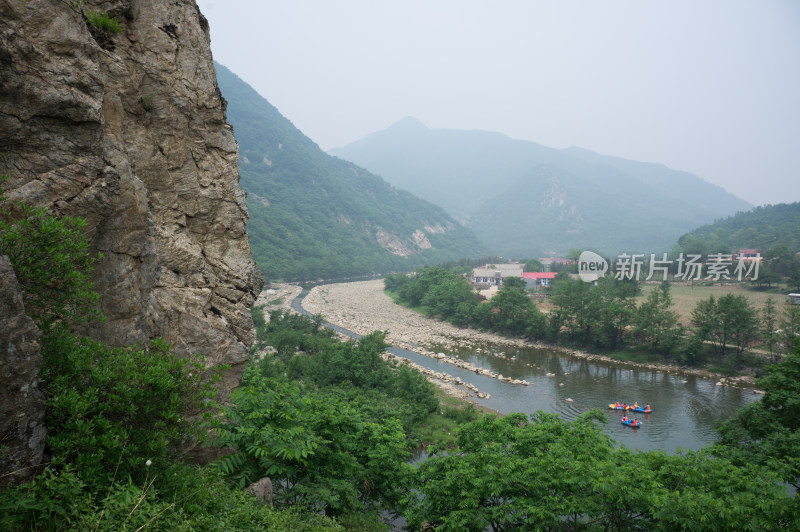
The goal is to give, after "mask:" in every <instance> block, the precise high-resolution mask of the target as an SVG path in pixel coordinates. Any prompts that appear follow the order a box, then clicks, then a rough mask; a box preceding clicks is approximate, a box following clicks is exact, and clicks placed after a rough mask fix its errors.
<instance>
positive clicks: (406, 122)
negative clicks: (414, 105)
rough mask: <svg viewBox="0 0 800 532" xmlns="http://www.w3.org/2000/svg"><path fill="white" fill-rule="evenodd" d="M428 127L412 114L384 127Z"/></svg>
mask: <svg viewBox="0 0 800 532" xmlns="http://www.w3.org/2000/svg"><path fill="white" fill-rule="evenodd" d="M401 128H402V129H405V130H409V129H429V128H428V126H426V125H425V124H423V123H422V122H420V121H419V120H418V119H416V118H414V117H413V116H407V117H405V118H403V119H402V120H398V121H397V122H395V123H394V124H392V125H391V126H389V127H388V128H386V129H401Z"/></svg>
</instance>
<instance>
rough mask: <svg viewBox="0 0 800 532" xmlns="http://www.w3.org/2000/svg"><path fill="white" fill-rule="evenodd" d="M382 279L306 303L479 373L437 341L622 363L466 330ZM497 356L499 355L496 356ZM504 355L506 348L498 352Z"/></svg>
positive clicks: (727, 382) (320, 291)
mask: <svg viewBox="0 0 800 532" xmlns="http://www.w3.org/2000/svg"><path fill="white" fill-rule="evenodd" d="M383 288H384V287H383V280H380V279H376V280H371V281H359V282H352V283H338V284H330V285H322V286H317V287H315V288H313V289H312V290H311V291H310V292H309V294H308V296H307V297H306V298H305V299H304V300H303V308H305V309H306V310H307V311H309V312H311V313H312V314H322V315H323V317H324V318H325V320H326V321H328V322H330V323H333V324H335V325H338V326H339V327H342V328H344V329H348V330H350V331H353V332H356V333H358V334H362V335H363V334H369V333H371V332H372V331H375V330H381V331H388V333H389V334H388V336H387V342H388V343H389V344H391V345H393V346H396V347H401V348H403V349H408V350H409V351H414V352H416V353H419V354H421V355H425V356H429V357H432V358H439V359H441V360H443V361H445V362H448V363H451V364H454V365H457V366H459V367H462V368H464V369H469V370H473V371H475V372H476V373H479V372H488V373H492V372H491V371H489V370H485V369H480V368H467V367H465V365H468V364H469V363H466V362H464V361H461V360H459V359H457V358H455V357H448V356H446V355H444V354H442V353H437V352H436V350H435V346H443V347H444V348H455V347H467V348H475V349H479V348H480V346H482V345H483V344H485V343H492V344H494V345H501V346H502V345H507V346H518V347H539V348H542V349H551V350H557V351H561V352H563V353H564V354H565V355H568V356H572V357H576V358H582V359H586V360H592V361H598V362H603V363H613V364H619V363H620V362H619V361H617V360H614V359H611V358H609V357H606V356H603V355H595V354H591V353H586V352H582V351H577V350H573V349H566V348H561V347H557V346H551V345H546V344H541V343H537V342H528V341H525V340H522V339H513V338H506V337H503V336H499V335H496V334H491V333H485V332H481V331H476V330H474V329H463V328H459V327H455V326H454V325H451V324H449V323H446V322H441V321H438V320H435V319H432V318H427V317H425V316H423V315H421V314H419V313H417V312H415V311H413V310H411V309H408V308H405V307H402V306H400V305H397V304H395V303H394V301H393V300H392V298H391V297H389V296H388V295H386V294H385V293H384V291H383ZM496 356H498V355H496ZM499 356H502V353H500V354H499ZM627 364H628V365H631V366H637V367H643V368H649V369H654V370H658V371H663V372H668V373H683V374H687V375H698V376H702V377H706V378H718V379H719V381H718V382H719V384H720V385H723V386H731V385H738V386H752V385H753V379H752V378H751V377H747V376H741V377H729V378H723V377H722V376H717V375H714V374H712V373H710V372H708V371H706V370H703V369H697V368H684V367H677V366H671V365H666V364H656V363H646V364H640V363H633V362H630V363H627ZM483 374H485V375H487V376H490V377H495V378H502V380H504V381H507V382H511V383H512V384H520V385H527V384H528V383H527V382H525V381H513V380H511V379H507V378H505V377H503V376H502V375H497V374H491V375H488V374H486V373H483Z"/></svg>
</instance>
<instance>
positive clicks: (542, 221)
mask: <svg viewBox="0 0 800 532" xmlns="http://www.w3.org/2000/svg"><path fill="white" fill-rule="evenodd" d="M398 124H399V126H402V127H399V126H398ZM410 126H413V127H414V129H415V131H414V132H413V134H409V133H408V130H409V129H410ZM330 153H331V154H332V155H335V156H337V157H341V158H346V159H349V160H353V161H354V162H356V163H357V164H360V165H362V166H364V167H366V168H368V169H370V170H371V171H373V172H376V173H378V174H380V175H382V176H384V178H385V179H387V180H388V181H389V182H390V183H392V184H393V185H395V186H398V187H402V188H405V189H407V190H409V191H411V192H412V193H415V194H417V195H419V196H421V197H423V198H425V199H427V200H429V201H432V202H434V203H436V204H439V205H441V206H442V207H444V208H445V210H447V212H449V213H450V214H451V215H453V216H454V217H455V218H456V219H457V220H459V221H460V222H462V223H464V224H465V225H466V226H467V227H469V228H470V229H472V230H473V231H474V232H475V234H476V235H477V236H478V237H479V238H481V240H483V241H484V243H486V245H487V246H489V247H490V248H491V249H492V251H493V252H494V253H499V254H502V255H506V256H519V257H530V256H534V255H537V254H540V253H544V252H557V253H565V252H567V251H568V250H569V249H571V248H581V249H596V250H600V251H603V252H606V253H609V254H610V253H616V252H622V251H625V252H634V251H637V252H639V251H667V250H669V249H670V247H671V246H672V245H673V244H674V242H675V241H676V240H677V238H678V237H679V236H680V235H682V234H684V233H686V232H687V231H690V230H692V229H694V228H695V227H697V226H700V225H703V224H705V223H709V222H711V221H713V220H714V219H716V218H720V217H724V216H727V215H730V214H733V213H734V212H737V211H740V210H746V209H749V208H751V207H752V205H750V204H749V203H747V202H745V201H744V200H742V199H740V198H737V197H736V196H733V195H732V194H730V193H728V192H726V191H725V190H724V189H722V188H721V187H718V186H717V185H713V184H711V183H708V182H706V181H703V180H702V179H700V178H699V177H697V176H694V175H692V174H690V173H688V172H682V171H679V170H673V169H670V168H668V167H666V166H665V165H663V164H659V163H645V162H639V161H630V160H627V159H622V158H619V157H614V156H609V155H601V154H597V153H595V152H592V151H590V150H586V149H583V148H577V147H572V148H566V149H556V148H549V147H546V146H543V145H540V144H537V143H534V142H530V141H525V140H518V139H512V138H511V137H509V136H507V135H505V134H503V133H497V132H485V131H464V130H449V129H430V128H427V127H425V126H424V124H422V123H421V122H419V121H418V120H416V119H413V118H405V119H403V120H402V121H401V122H400V123H395V124H393V125H391V126H389V127H388V128H387V129H385V130H383V131H378V132H375V133H371V134H370V135H367V136H366V137H364V138H363V139H360V140H358V141H355V142H353V143H350V144H348V145H347V146H345V147H342V148H336V149H332V150H330ZM520 191H524V194H521V193H520ZM603 207H609V208H603ZM564 219H571V220H573V222H574V223H573V224H572V225H571V226H569V227H565V226H564V225H563V224H561V223H560V221H563V220H564Z"/></svg>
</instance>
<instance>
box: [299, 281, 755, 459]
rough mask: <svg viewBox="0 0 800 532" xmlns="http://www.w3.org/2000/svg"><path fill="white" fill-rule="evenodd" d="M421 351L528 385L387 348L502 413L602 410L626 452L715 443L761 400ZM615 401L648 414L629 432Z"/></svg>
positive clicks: (554, 356)
mask: <svg viewBox="0 0 800 532" xmlns="http://www.w3.org/2000/svg"><path fill="white" fill-rule="evenodd" d="M304 295H305V294H301V295H300V296H299V297H298V299H297V300H295V302H294V304H293V307H294V308H295V310H298V311H302V312H304V311H303V310H302V308H301V306H300V304H299V302H300V300H301V299H302V297H304ZM304 313H305V312H304ZM329 325H330V324H329ZM333 328H334V329H336V330H339V331H340V332H344V333H345V334H348V335H349V336H352V337H357V336H358V335H355V334H354V333H352V332H350V331H344V330H343V329H341V328H339V327H335V326H334V327H333ZM426 347H428V348H429V349H431V350H433V351H439V352H442V353H445V354H447V355H451V356H455V357H458V358H460V359H462V360H465V361H467V362H471V363H472V364H474V365H475V366H477V367H483V368H488V369H491V370H492V371H493V372H495V373H499V374H502V375H504V376H506V377H511V378H514V379H525V380H527V381H528V382H529V383H530V385H529V386H520V385H513V384H508V383H505V382H501V381H500V380H498V379H492V378H489V377H485V376H482V375H477V374H476V373H474V372H471V371H467V370H464V369H461V368H458V367H456V366H453V365H451V364H448V363H446V362H442V361H439V360H436V359H432V358H429V357H425V356H422V355H419V354H417V353H414V352H412V351H407V350H405V349H399V348H396V347H391V348H389V349H388V350H389V351H390V352H391V353H393V354H395V355H398V356H401V357H404V358H408V359H410V360H411V361H413V362H415V363H417V364H419V365H420V366H424V367H427V368H430V369H433V370H435V371H440V372H445V373H449V374H450V375H452V376H454V377H461V379H462V380H464V381H465V382H469V383H472V384H474V385H475V386H477V387H478V389H480V390H481V391H483V392H487V393H489V394H491V397H489V398H488V399H474V401H475V402H476V403H478V404H481V405H484V406H486V407H489V408H492V409H494V410H497V411H498V412H501V413H508V412H524V413H528V414H530V413H533V412H535V411H537V410H543V411H545V412H553V413H556V414H558V415H560V416H561V417H562V418H564V419H567V420H572V419H575V418H576V417H577V416H578V415H580V414H581V413H583V412H586V411H588V410H592V409H595V408H600V409H603V410H605V411H606V413H607V415H608V418H609V423H608V426H607V430H608V433H609V434H610V436H611V437H612V438H614V439H615V440H616V441H617V442H619V443H621V444H624V445H626V446H628V447H630V448H632V449H641V450H654V449H663V450H664V451H666V452H668V453H674V452H675V450H676V448H679V447H680V448H682V449H694V450H697V449H700V448H701V447H703V446H705V445H708V444H709V443H711V442H713V441H714V440H715V439H716V432H715V431H714V426H715V424H716V423H717V422H719V421H721V420H723V419H726V418H728V417H730V416H731V415H733V414H734V413H735V412H736V410H738V409H739V408H741V407H742V406H744V405H745V404H747V403H749V402H751V401H754V400H755V399H757V398H758V397H759V396H757V395H755V394H754V393H753V391H752V390H751V389H748V388H737V387H729V386H716V380H712V379H705V378H702V377H694V376H688V375H683V374H671V373H664V372H659V371H654V370H650V369H640V368H636V367H633V366H629V365H627V364H624V363H609V364H605V363H598V362H595V361H587V360H582V359H578V358H574V357H571V356H569V355H566V354H564V353H560V352H557V351H551V350H547V349H534V348H516V347H509V346H501V345H494V344H486V345H482V346H480V347H479V348H477V347H476V348H469V349H467V348H464V349H456V350H453V349H447V348H444V347H440V346H426ZM478 349H480V351H478ZM498 354H500V355H502V357H504V358H502V357H500V356H497V355H498ZM547 374H552V375H553V376H551V377H548V376H547ZM570 399H571V401H570ZM614 401H619V402H626V403H629V404H630V403H633V402H634V401H637V402H638V403H639V404H640V405H644V404H650V406H651V407H652V410H653V412H652V413H651V414H649V415H645V414H639V415H637V416H638V418H639V419H640V420H641V421H642V422H643V425H642V427H641V428H639V429H632V428H629V427H626V426H623V425H622V424H621V423H620V422H619V419H620V418H621V417H622V414H621V412H617V411H612V410H609V409H608V404H609V403H612V402H614Z"/></svg>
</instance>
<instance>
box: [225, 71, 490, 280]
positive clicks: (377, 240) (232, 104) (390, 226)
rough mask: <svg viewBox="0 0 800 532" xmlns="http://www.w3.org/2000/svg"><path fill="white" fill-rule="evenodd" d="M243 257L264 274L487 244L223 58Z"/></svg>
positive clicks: (403, 259)
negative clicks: (323, 141)
mask: <svg viewBox="0 0 800 532" xmlns="http://www.w3.org/2000/svg"><path fill="white" fill-rule="evenodd" d="M215 66H216V69H217V80H218V83H219V86H220V90H221V91H222V94H223V96H224V97H225V98H226V99H227V101H228V107H227V116H228V121H229V122H230V123H231V124H232V125H233V127H234V134H235V137H236V140H237V141H238V143H239V171H240V175H241V186H242V188H243V189H244V190H245V191H247V193H248V196H247V207H248V210H249V213H250V220H249V221H248V224H247V230H248V233H249V234H250V245H251V249H252V251H253V258H254V259H255V261H256V263H257V264H258V266H259V267H260V268H261V270H262V272H263V274H264V277H265V279H266V280H268V281H274V280H316V279H334V278H341V277H349V276H358V275H364V274H370V273H373V272H377V273H386V272H390V271H409V270H413V269H415V268H418V267H420V266H423V265H426V264H429V265H434V264H437V263H440V262H444V261H447V260H455V259H459V258H462V257H479V256H482V255H485V254H486V253H487V250H486V248H485V247H484V246H483V244H481V243H480V242H479V241H478V239H477V238H476V237H475V235H474V234H472V232H471V231H470V230H469V229H467V228H465V227H464V226H463V225H461V224H459V223H458V222H456V221H455V220H454V219H453V218H452V217H451V216H450V215H448V214H447V213H446V212H445V210H444V209H442V208H441V207H437V206H435V205H433V204H431V203H429V202H427V201H425V200H422V199H420V198H418V197H415V196H414V195H412V194H410V193H408V192H406V191H404V190H398V189H396V188H395V187H393V186H391V185H389V184H388V183H387V182H386V181H384V180H383V179H381V178H380V177H378V176H376V175H374V174H371V173H370V172H369V171H367V170H365V169H363V168H360V167H358V166H356V165H355V164H353V163H351V162H348V161H343V160H340V159H336V158H335V157H331V156H330V155H328V154H326V153H325V152H323V151H322V150H321V149H320V148H319V146H317V145H316V144H315V143H314V142H313V141H312V140H311V139H309V138H308V137H306V136H305V135H303V133H302V132H301V131H300V130H298V129H297V128H295V127H294V125H292V123H291V122H290V121H289V120H287V119H286V118H285V117H284V116H282V115H281V114H280V112H278V110H277V109H276V108H275V107H274V106H272V105H271V104H270V103H269V102H268V101H267V100H266V99H264V98H263V97H262V96H261V95H259V94H258V93H257V92H256V91H255V90H254V89H253V88H252V87H250V86H249V85H248V84H247V83H245V82H244V81H242V80H241V79H239V78H238V77H237V76H236V75H235V74H234V73H232V72H231V71H230V70H228V69H227V68H225V67H224V66H222V65H220V64H218V63H216V64H215Z"/></svg>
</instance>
